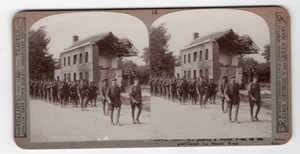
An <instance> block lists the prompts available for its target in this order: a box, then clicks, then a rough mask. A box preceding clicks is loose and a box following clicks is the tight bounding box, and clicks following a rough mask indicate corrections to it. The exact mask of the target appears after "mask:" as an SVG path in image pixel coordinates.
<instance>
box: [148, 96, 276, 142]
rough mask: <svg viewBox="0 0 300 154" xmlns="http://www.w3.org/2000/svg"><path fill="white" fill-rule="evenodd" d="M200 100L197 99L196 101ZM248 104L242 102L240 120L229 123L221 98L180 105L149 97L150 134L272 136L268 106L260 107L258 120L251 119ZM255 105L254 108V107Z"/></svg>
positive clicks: (173, 136)
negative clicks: (222, 107) (202, 106)
mask: <svg viewBox="0 0 300 154" xmlns="http://www.w3.org/2000/svg"><path fill="white" fill-rule="evenodd" d="M198 104H199V103H198ZM249 108H250V107H249V104H246V103H242V102H241V105H240V111H239V116H238V117H239V121H240V122H241V123H240V124H236V123H229V122H228V114H227V113H223V112H222V111H221V104H220V99H218V100H216V104H207V108H206V109H200V106H199V105H191V103H188V104H187V105H180V104H179V103H178V102H177V103H173V102H171V101H168V100H166V99H164V98H160V97H154V96H152V97H151V115H152V116H151V117H152V121H151V124H152V129H151V130H152V137H153V138H154V139H201V138H242V137H245V138H246V137H247V138H248V137H271V136H272V124H271V110H269V109H266V108H261V111H260V114H259V119H260V121H259V122H251V120H250V113H249ZM255 109H256V108H255Z"/></svg>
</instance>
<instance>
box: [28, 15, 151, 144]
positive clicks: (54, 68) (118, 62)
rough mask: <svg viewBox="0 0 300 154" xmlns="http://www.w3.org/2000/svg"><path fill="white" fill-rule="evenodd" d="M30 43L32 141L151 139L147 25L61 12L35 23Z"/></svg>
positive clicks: (127, 19)
mask: <svg viewBox="0 0 300 154" xmlns="http://www.w3.org/2000/svg"><path fill="white" fill-rule="evenodd" d="M28 41H29V79H30V119H29V121H30V137H31V141H32V142H62V141H64V142H65V141H97V140H100V141H101V140H132V139H136V140H137V139H150V138H151V136H150V132H151V131H150V121H151V119H150V118H151V117H150V102H149V99H150V89H149V88H150V87H149V85H148V80H149V71H148V70H149V65H148V64H146V63H145V62H144V61H143V58H142V57H143V56H142V50H143V49H144V48H145V47H147V46H148V34H147V29H146V27H145V26H144V24H143V22H141V21H140V20H139V19H137V18H135V17H133V16H130V15H127V14H122V13H112V12H82V13H63V14H57V15H52V16H48V17H45V18H42V19H40V20H38V21H37V22H35V23H34V25H33V26H32V27H31V29H30V31H29V38H28ZM124 132H126V133H124Z"/></svg>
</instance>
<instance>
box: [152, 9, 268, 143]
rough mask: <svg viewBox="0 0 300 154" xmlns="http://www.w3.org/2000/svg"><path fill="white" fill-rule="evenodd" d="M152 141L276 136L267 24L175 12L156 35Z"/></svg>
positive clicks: (232, 13) (212, 12)
mask: <svg viewBox="0 0 300 154" xmlns="http://www.w3.org/2000/svg"><path fill="white" fill-rule="evenodd" d="M149 38H150V69H151V81H150V86H151V111H152V125H151V126H152V136H153V138H158V139H166V138H168V139H201V138H238V137H247V138H249V137H271V136H272V121H271V118H272V117H271V114H272V105H271V83H270V82H271V72H270V71H271V63H270V34H269V29H268V25H267V23H266V22H265V20H264V19H262V18H261V17H260V16H258V15H256V14H254V13H251V12H248V11H243V10H235V9H203V10H187V11H178V12H174V13H169V14H166V15H164V16H161V17H160V18H158V19H157V20H156V21H155V22H154V23H153V24H152V27H151V30H150V35H149Z"/></svg>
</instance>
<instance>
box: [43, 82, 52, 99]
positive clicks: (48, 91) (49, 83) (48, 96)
mask: <svg viewBox="0 0 300 154" xmlns="http://www.w3.org/2000/svg"><path fill="white" fill-rule="evenodd" d="M51 84H52V83H51V81H50V80H48V81H47V83H46V87H45V88H46V101H49V102H51V96H50V90H51Z"/></svg>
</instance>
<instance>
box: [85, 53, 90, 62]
mask: <svg viewBox="0 0 300 154" xmlns="http://www.w3.org/2000/svg"><path fill="white" fill-rule="evenodd" d="M88 62H89V53H88V52H85V63H88Z"/></svg>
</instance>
